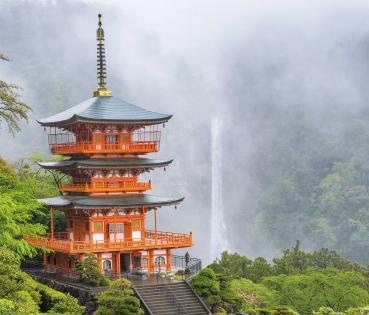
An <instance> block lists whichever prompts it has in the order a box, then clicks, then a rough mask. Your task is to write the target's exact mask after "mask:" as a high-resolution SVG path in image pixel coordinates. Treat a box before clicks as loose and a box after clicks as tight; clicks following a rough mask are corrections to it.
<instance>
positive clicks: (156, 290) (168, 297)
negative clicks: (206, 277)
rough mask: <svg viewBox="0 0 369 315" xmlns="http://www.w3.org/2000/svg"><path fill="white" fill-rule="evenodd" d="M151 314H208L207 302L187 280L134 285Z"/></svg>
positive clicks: (148, 312)
mask: <svg viewBox="0 0 369 315" xmlns="http://www.w3.org/2000/svg"><path fill="white" fill-rule="evenodd" d="M133 289H134V291H135V292H136V294H137V296H138V297H139V299H140V300H141V303H142V305H143V306H144V308H146V312H147V314H149V315H208V314H211V313H210V312H209V310H208V309H207V307H206V306H205V304H203V302H202V301H201V300H200V298H199V297H198V296H197V295H196V294H195V293H194V291H193V290H192V288H191V287H190V286H189V284H187V282H185V281H182V282H173V283H168V284H159V285H138V286H134V287H133Z"/></svg>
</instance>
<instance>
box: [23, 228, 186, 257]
mask: <svg viewBox="0 0 369 315" xmlns="http://www.w3.org/2000/svg"><path fill="white" fill-rule="evenodd" d="M25 240H26V241H27V242H28V243H29V244H31V245H33V246H38V247H45V248H48V249H51V250H55V251H59V252H64V253H70V254H71V253H87V252H109V251H130V250H149V249H165V248H183V247H191V246H192V234H191V233H190V234H180V233H171V232H155V231H146V232H145V238H142V239H129V240H116V241H114V240H104V241H72V240H69V239H68V235H67V233H65V232H64V233H55V234H54V236H53V237H52V236H51V235H50V234H46V235H45V236H35V235H30V236H27V237H25Z"/></svg>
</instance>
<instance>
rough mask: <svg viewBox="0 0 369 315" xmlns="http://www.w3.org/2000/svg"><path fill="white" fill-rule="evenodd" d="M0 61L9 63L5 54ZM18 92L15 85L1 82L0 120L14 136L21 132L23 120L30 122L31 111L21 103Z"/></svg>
mask: <svg viewBox="0 0 369 315" xmlns="http://www.w3.org/2000/svg"><path fill="white" fill-rule="evenodd" d="M0 60H2V61H9V59H8V58H7V57H6V56H4V55H3V54H0ZM18 91H19V87H18V86H16V85H15V84H11V83H7V82H5V81H3V80H0V120H2V121H4V122H5V123H6V124H7V126H8V128H9V131H10V132H11V133H12V134H14V133H15V132H19V131H20V127H19V121H20V120H21V119H23V120H25V121H28V114H29V111H30V110H31V108H30V107H29V106H28V105H26V104H25V103H23V102H22V101H20V99H19V93H18Z"/></svg>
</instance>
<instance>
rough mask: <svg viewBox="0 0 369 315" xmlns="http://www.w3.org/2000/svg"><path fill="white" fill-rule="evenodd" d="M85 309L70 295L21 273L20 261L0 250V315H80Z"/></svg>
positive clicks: (5, 250)
mask: <svg viewBox="0 0 369 315" xmlns="http://www.w3.org/2000/svg"><path fill="white" fill-rule="evenodd" d="M83 312H84V307H82V306H79V305H78V304H77V300H76V299H75V298H72V297H71V296H69V295H65V294H63V293H61V292H58V291H55V290H53V289H50V288H49V287H47V286H45V285H43V284H40V283H38V282H36V281H34V280H32V278H31V277H30V276H28V275H27V274H25V273H24V272H21V271H20V259H19V257H18V256H17V255H16V254H15V253H14V252H12V251H11V250H9V249H7V248H6V247H4V246H2V247H0V314H1V315H11V314H17V315H38V314H53V315H57V314H60V315H61V314H68V315H81V314H83Z"/></svg>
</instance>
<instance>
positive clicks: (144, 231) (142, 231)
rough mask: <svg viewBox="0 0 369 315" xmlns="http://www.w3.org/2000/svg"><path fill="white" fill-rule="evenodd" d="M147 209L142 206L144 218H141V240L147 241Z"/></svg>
mask: <svg viewBox="0 0 369 315" xmlns="http://www.w3.org/2000/svg"><path fill="white" fill-rule="evenodd" d="M145 218H146V209H145V208H144V207H143V206H142V217H141V233H142V234H141V239H142V240H145V239H146V227H145Z"/></svg>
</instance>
